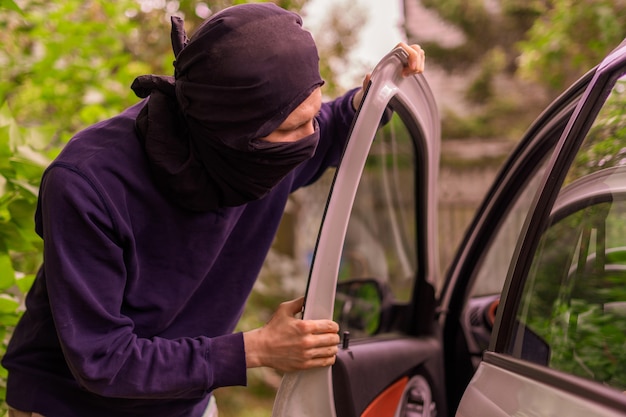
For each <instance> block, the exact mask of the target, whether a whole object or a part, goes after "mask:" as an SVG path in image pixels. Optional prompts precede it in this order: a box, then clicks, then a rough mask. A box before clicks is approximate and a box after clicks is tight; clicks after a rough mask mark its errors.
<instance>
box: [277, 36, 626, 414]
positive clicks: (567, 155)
mask: <svg viewBox="0 0 626 417" xmlns="http://www.w3.org/2000/svg"><path fill="white" fill-rule="evenodd" d="M403 59H405V57H403V55H402V52H401V51H394V52H392V53H390V54H389V55H388V56H386V57H385V58H384V59H383V60H382V61H381V62H380V63H379V65H378V66H377V67H376V69H375V71H374V72H373V74H372V80H371V83H370V86H369V87H368V90H367V92H366V96H365V100H364V103H363V104H362V106H361V108H360V109H359V112H358V114H357V118H356V120H355V123H354V125H353V130H352V134H351V137H350V140H349V142H348V145H347V148H346V150H345V153H344V156H343V158H342V161H341V164H340V166H339V168H338V170H337V172H336V175H335V179H334V183H333V186H332V189H331V193H330V196H329V200H328V204H327V208H326V211H325V214H324V219H323V222H322V226H321V229H320V234H319V237H318V243H317V247H316V252H315V255H314V258H313V263H312V266H311V273H310V278H309V285H308V288H307V294H306V307H305V310H304V318H305V319H307V318H310V319H318V318H333V319H335V320H336V321H338V322H339V323H340V328H341V334H342V337H343V341H342V346H341V348H340V351H339V354H338V355H337V362H336V364H335V365H334V366H333V367H330V368H321V369H316V370H312V371H304V372H297V373H293V374H287V375H285V376H284V378H283V382H282V385H281V387H280V389H279V392H278V394H277V398H276V401H275V405H274V411H273V415H274V416H275V417H278V416H296V415H297V416H316V417H319V416H328V417H335V416H339V417H356V416H361V417H373V416H376V417H385V416H389V417H409V416H432V417H434V416H438V417H442V416H443V417H446V416H453V415H457V416H463V417H473V416H481V417H489V416H513V415H515V416H519V415H532V416H556V415H558V416H561V415H567V416H626V394H624V391H625V390H626V76H625V74H626V42H623V43H622V44H621V45H620V46H619V47H617V48H616V49H615V50H614V51H613V52H612V53H611V54H609V55H608V56H607V57H606V59H605V60H604V61H603V62H602V63H600V64H599V65H598V66H597V67H595V68H593V69H592V70H590V71H589V72H588V73H587V74H586V75H585V76H583V77H582V78H581V79H580V80H579V81H578V82H577V83H575V84H574V85H573V86H572V87H570V88H569V89H568V90H567V91H565V92H564V93H563V94H562V95H561V96H560V97H558V98H557V99H556V100H555V101H554V102H553V103H552V104H551V105H550V106H549V107H548V108H547V109H546V110H545V111H544V112H543V113H542V114H541V115H540V116H539V117H538V118H537V120H536V121H535V122H534V123H533V125H532V126H531V127H530V129H529V130H528V131H527V133H526V134H525V135H524V137H523V138H522V139H521V140H520V141H519V144H518V145H517V147H516V148H515V150H514V151H513V152H512V153H511V155H510V157H509V158H508V160H507V161H506V162H505V164H504V165H503V167H502V169H501V171H500V173H499V174H498V176H497V178H496V179H495V181H494V183H493V185H492V187H491V188H490V189H489V191H488V193H487V195H486V197H485V200H484V202H483V204H482V205H481V206H480V207H479V208H478V210H477V212H476V214H475V217H474V220H473V221H472V222H471V224H470V226H469V228H468V229H467V233H466V235H465V237H464V238H463V240H462V242H461V243H460V245H459V246H458V248H457V250H456V256H455V257H454V259H453V260H452V261H451V263H450V264H449V265H443V267H442V266H441V265H440V264H439V253H438V252H439V248H440V245H439V243H438V239H439V240H442V241H444V242H443V243H444V244H445V239H446V237H445V236H438V233H437V225H438V213H437V195H438V192H439V190H438V187H439V183H438V168H439V153H440V131H439V116H438V114H437V110H436V108H437V107H436V103H435V100H434V97H433V95H432V93H431V91H430V89H429V87H428V84H427V82H426V80H425V79H424V77H422V76H415V77H408V78H405V77H402V76H401V75H400V68H401V66H402V61H403ZM388 108H391V109H393V111H394V115H393V117H392V118H391V120H390V121H389V120H387V119H388V117H387V116H388V115H387V112H386V109H388ZM386 115H387V116H386ZM385 122H387V123H386V124H385ZM383 124H384V126H382V125H383ZM442 271H443V272H442Z"/></svg>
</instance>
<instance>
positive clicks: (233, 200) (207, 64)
mask: <svg viewBox="0 0 626 417" xmlns="http://www.w3.org/2000/svg"><path fill="white" fill-rule="evenodd" d="M172 46H173V49H174V54H175V57H176V61H175V62H174V68H175V73H174V78H172V77H162V76H154V75H146V76H141V77H138V78H137V79H136V80H135V82H134V83H133V85H132V89H133V90H134V91H135V93H136V94H137V95H138V96H140V97H148V96H150V100H149V101H148V102H147V104H146V106H145V107H144V109H142V111H141V113H140V115H139V116H138V118H137V128H138V131H139V133H140V136H141V137H142V138H143V141H144V146H145V149H146V153H147V155H148V159H149V161H150V164H151V167H152V170H153V173H154V176H155V179H156V181H157V184H158V185H159V187H160V188H161V190H162V191H163V192H164V193H165V194H166V195H167V196H168V197H169V198H171V199H173V200H174V201H175V202H176V203H178V204H180V205H182V206H183V207H186V208H188V209H191V210H194V211H207V210H214V209H216V208H219V207H229V206H237V205H241V204H244V203H246V202H250V201H253V200H256V199H259V198H261V197H263V196H264V195H266V194H267V193H268V192H269V191H270V190H271V189H272V188H273V187H274V186H275V185H276V184H278V183H279V182H280V181H281V180H282V179H283V178H284V177H285V176H286V175H287V174H288V173H289V172H290V171H292V170H293V169H294V168H295V167H296V166H298V165H299V164H301V163H302V162H304V161H305V160H307V159H309V158H310V157H311V156H312V155H313V153H314V152H315V148H316V146H317V141H318V139H319V128H318V126H317V123H315V133H313V134H312V135H310V136H308V137H306V138H303V139H300V140H299V141H296V142H292V143H287V142H281V143H270V142H266V141H263V140H261V138H263V137H265V136H267V135H269V134H270V133H271V132H273V131H274V130H275V129H276V128H277V127H278V126H280V124H281V123H282V122H283V121H284V120H285V119H286V118H287V116H289V114H290V113H291V112H292V111H293V110H294V109H295V108H296V107H298V106H299V105H300V104H301V103H302V102H303V101H304V100H305V99H306V98H307V97H309V95H310V94H311V93H312V92H313V91H314V90H315V89H316V88H318V87H319V86H321V85H322V84H323V81H322V79H321V77H320V74H319V58H318V54H317V48H316V47H315V43H314V41H313V38H312V37H311V34H310V33H309V32H307V31H305V30H304V29H303V28H302V20H301V19H300V17H299V16H298V15H297V14H295V13H292V12H289V11H286V10H284V9H281V8H280V7H278V6H276V5H274V4H272V3H261V4H243V5H239V6H233V7H229V8H227V9H224V10H222V11H221V12H219V13H217V14H215V15H214V16H212V17H211V18H209V19H208V20H206V21H205V22H204V23H203V24H202V25H201V26H200V27H199V28H198V30H197V31H196V33H194V35H193V36H192V37H191V39H189V40H188V39H187V36H186V35H185V31H184V28H183V22H182V20H181V19H179V18H176V17H173V18H172Z"/></svg>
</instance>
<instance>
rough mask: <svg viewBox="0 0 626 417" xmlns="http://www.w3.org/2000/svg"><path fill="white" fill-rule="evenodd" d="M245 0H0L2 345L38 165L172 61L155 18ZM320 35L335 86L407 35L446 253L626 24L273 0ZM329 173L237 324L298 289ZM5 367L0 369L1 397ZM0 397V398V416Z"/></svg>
mask: <svg viewBox="0 0 626 417" xmlns="http://www.w3.org/2000/svg"><path fill="white" fill-rule="evenodd" d="M245 2H246V1H195V0H179V1H176V0H117V1H114V2H110V1H105V0H65V1H63V2H50V1H47V0H0V339H1V340H2V346H1V347H0V355H1V354H2V353H3V352H4V349H5V347H6V343H7V341H8V339H9V337H10V334H11V329H12V326H13V325H14V324H15V323H16V321H17V319H18V317H19V315H20V314H21V312H22V309H23V297H24V294H25V293H26V291H27V290H28V288H29V287H30V285H31V283H32V280H33V278H34V274H35V272H36V270H37V268H38V267H39V265H40V263H41V241H40V239H39V238H38V236H36V235H35V233H34V225H33V221H32V217H33V213H34V208H35V204H36V196H37V187H38V185H39V179H40V176H41V173H42V171H43V169H44V168H45V167H46V166H47V164H48V163H49V162H50V161H51V159H53V158H54V157H55V155H56V154H58V152H59V151H60V150H61V149H62V147H63V145H64V144H65V143H67V141H68V140H69V139H70V138H71V136H72V135H73V134H74V133H76V132H77V131H78V130H80V129H82V128H84V127H86V126H88V125H90V124H92V123H95V122H97V121H99V120H102V119H104V118H107V117H110V116H113V115H115V114H116V113H118V112H119V111H120V110H122V109H124V108H125V107H127V106H129V105H131V104H134V103H135V102H137V100H138V98H137V97H135V96H134V94H133V93H132V91H131V90H130V88H129V86H130V84H131V83H132V81H133V79H134V78H135V77H136V76H138V75H143V74H150V73H153V74H168V75H171V74H172V72H173V71H172V69H173V68H172V61H173V56H172V52H171V46H170V37H169V33H170V24H169V18H170V16H172V15H178V16H181V17H183V18H184V19H185V25H186V28H187V31H188V33H193V30H194V28H195V27H196V26H197V25H198V24H199V23H200V22H201V21H202V20H203V19H205V18H207V17H210V16H211V15H212V14H213V13H215V12H217V11H219V10H221V9H222V8H224V7H228V6H230V5H233V4H238V3H245ZM275 3H277V4H278V5H280V6H281V7H284V8H286V9H290V10H293V11H296V12H298V13H300V14H301V15H302V16H303V18H304V22H305V27H306V28H307V29H309V30H310V31H311V32H312V33H313V36H314V37H315V40H316V42H317V44H318V48H319V51H320V57H321V71H322V75H323V77H324V78H325V80H326V84H325V86H324V94H325V96H326V97H327V98H329V99H330V98H334V97H337V96H338V95H340V94H342V93H343V92H345V91H347V90H348V89H349V88H352V87H354V86H358V85H360V84H361V81H362V79H363V76H364V75H365V74H366V73H368V72H370V71H371V70H372V69H373V67H374V66H375V64H376V62H378V60H380V58H382V56H384V55H385V54H386V53H387V52H388V51H389V50H391V49H392V48H393V47H394V46H395V45H396V44H397V43H398V42H400V41H406V42H407V43H418V44H420V45H421V46H422V47H423V48H424V49H425V50H426V55H427V61H426V62H427V66H426V73H425V77H426V78H427V80H428V82H429V83H430V85H431V88H432V89H433V92H434V94H435V97H436V98H437V101H438V105H439V110H440V113H441V116H442V128H443V149H442V150H443V154H442V161H441V174H440V175H441V178H440V180H441V195H440V201H439V207H440V233H441V234H442V235H443V236H445V239H440V241H441V242H444V243H443V244H442V245H443V246H442V247H441V258H442V259H441V262H442V265H443V266H444V267H445V265H447V263H448V262H449V259H450V257H451V256H452V254H453V251H454V248H455V246H456V243H457V242H458V241H459V240H460V239H461V237H462V235H463V233H464V230H465V228H466V226H467V223H468V222H469V220H470V219H471V216H472V214H473V211H474V210H475V208H476V206H477V205H478V204H479V203H480V201H481V199H482V197H483V195H484V193H485V192H486V190H487V187H488V185H489V184H490V183H491V180H492V179H493V177H494V176H495V174H496V173H497V170H498V168H499V167H500V165H501V164H502V163H503V161H504V160H505V158H506V156H507V155H508V153H509V152H510V151H511V150H512V148H513V147H514V146H515V144H516V142H517V141H518V140H519V138H520V137H521V135H522V134H523V132H524V131H525V129H526V128H527V127H528V126H529V124H530V123H531V122H532V121H533V120H534V119H535V118H536V117H537V116H538V115H539V113H540V112H541V110H542V109H543V108H544V107H545V106H546V105H547V104H548V103H549V102H550V101H552V100H553V99H554V98H556V97H557V96H558V94H559V93H560V92H561V91H563V90H564V89H565V88H566V87H567V86H568V85H569V84H570V83H571V82H573V81H574V80H575V79H577V78H578V77H580V76H581V75H582V74H584V73H585V72H586V71H587V70H589V69H590V68H591V67H593V66H594V65H596V64H597V63H598V62H599V61H600V59H601V58H602V57H603V56H604V55H605V54H606V53H608V52H609V51H610V50H611V49H612V48H614V47H616V46H617V45H618V44H619V43H620V42H621V40H622V39H623V38H624V36H625V35H626V31H625V30H624V28H626V1H625V0H404V1H402V0H394V1H381V0H284V1H275ZM330 178H331V176H330V175H329V176H328V177H325V178H324V179H322V180H321V181H319V182H318V183H316V184H315V185H313V186H311V187H307V188H306V189H302V190H300V191H298V192H297V193H295V194H294V195H293V196H292V198H291V200H290V203H289V205H288V207H287V210H286V212H285V215H284V221H283V224H282V225H281V229H280V231H279V234H278V236H277V239H276V242H275V244H274V247H273V249H272V251H271V252H270V254H269V256H268V259H267V262H266V265H265V267H264V269H263V271H262V273H261V276H260V278H259V281H258V284H257V286H256V287H255V290H254V292H253V294H252V296H251V298H250V302H249V305H248V308H247V310H246V313H245V314H244V317H243V318H242V320H241V323H240V326H239V327H240V329H241V330H247V329H251V328H254V327H258V326H261V325H263V323H265V322H266V321H267V320H268V319H269V317H270V315H271V313H272V312H273V311H274V310H275V308H276V307H277V305H278V303H280V302H282V301H284V300H287V299H291V298H294V297H297V296H299V295H301V294H303V292H304V288H305V286H306V280H307V275H308V265H309V260H310V257H311V253H312V250H313V246H314V244H315V239H316V234H317V230H318V228H319V224H320V218H321V214H322V210H323V207H324V204H325V199H326V196H327V193H328V187H329V183H330ZM5 377H6V372H5V371H4V370H3V369H0V396H1V398H4V393H3V391H4V379H5ZM279 383H280V375H278V374H277V373H275V372H274V371H271V370H268V369H257V370H254V371H252V372H250V373H249V386H248V387H246V388H243V387H233V388H225V389H219V390H218V391H217V393H216V396H217V400H218V405H219V408H220V416H222V417H231V416H253V417H265V416H270V415H271V407H272V402H273V397H274V393H275V390H276V388H277V386H278V384H279ZM4 411H5V405H4V403H3V402H0V415H2V414H4Z"/></svg>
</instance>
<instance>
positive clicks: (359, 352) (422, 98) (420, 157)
mask: <svg viewBox="0 0 626 417" xmlns="http://www.w3.org/2000/svg"><path fill="white" fill-rule="evenodd" d="M406 60H407V55H406V52H404V51H403V50H402V49H396V50H394V51H392V52H391V53H389V54H388V55H386V56H385V57H384V58H383V59H382V60H381V61H380V63H379V64H378V65H377V66H376V68H375V69H374V71H373V72H372V76H371V80H370V82H369V85H368V87H367V89H366V91H365V95H364V99H363V102H362V105H361V106H360V108H359V109H358V111H357V116H356V117H355V121H354V123H353V126H352V129H351V133H350V138H349V140H348V142H347V145H346V149H345V151H344V154H343V157H342V160H341V163H340V165H339V167H338V169H337V171H336V174H335V178H334V180H333V184H332V187H331V191H330V196H329V199H328V203H327V206H326V210H325V212H324V216H323V220H322V226H321V228H320V233H319V236H318V241H317V244H316V249H315V254H314V257H313V261H312V266H311V270H310V276H309V283H308V286H307V291H306V301H305V308H304V312H303V318H304V319H332V317H333V307H334V300H335V295H336V294H335V292H336V285H337V277H338V272H339V264H340V260H341V252H342V246H343V241H344V239H345V236H346V229H347V223H348V219H349V216H350V212H351V208H352V205H353V202H354V198H355V195H356V189H357V187H358V184H359V179H360V176H361V173H362V172H363V168H364V165H365V161H366V159H367V155H368V153H369V149H370V147H371V144H372V141H373V139H374V136H375V134H376V131H377V129H378V128H379V125H380V120H381V119H382V117H383V114H384V112H385V111H386V109H387V107H388V105H389V104H390V103H391V105H392V106H393V108H394V110H395V111H397V112H398V113H399V114H401V117H403V120H404V119H406V120H409V121H410V122H409V124H410V129H413V130H414V131H415V135H416V136H418V140H417V143H415V150H416V155H417V162H418V164H419V170H420V174H421V175H418V176H416V178H420V184H421V186H420V187H416V188H418V193H419V199H418V200H417V201H418V204H417V205H418V207H417V209H416V211H417V213H416V216H417V219H416V220H417V222H418V226H417V227H418V234H419V236H420V237H419V238H418V241H419V243H418V247H419V249H418V252H419V253H418V254H417V256H418V259H419V261H418V273H417V275H418V276H417V277H416V285H415V286H414V290H413V302H412V303H409V304H408V310H407V311H408V316H409V317H411V318H413V317H416V316H419V315H426V316H427V317H430V318H431V320H429V323H432V317H433V316H434V290H433V284H432V283H433V282H436V281H437V279H438V276H439V275H438V274H439V271H438V267H439V263H438V251H437V249H436V248H437V226H436V225H437V221H436V219H437V212H436V210H437V191H436V190H437V179H438V170H439V153H440V120H439V115H438V109H437V106H436V103H435V100H434V96H433V94H432V91H431V90H430V88H429V86H428V83H427V82H426V80H425V78H424V77H423V76H422V75H416V76H410V77H405V76H403V75H402V67H403V65H404V64H405V63H406ZM414 139H415V138H414ZM412 323H414V322H413V320H411V322H407V325H406V328H407V329H410V328H412V330H413V331H412V333H415V332H416V329H417V333H419V331H420V326H411V324H412ZM425 327H428V330H429V331H432V326H425ZM407 333H408V332H407ZM409 336H410V335H409V334H406V335H400V336H398V337H387V338H383V339H376V338H375V340H371V341H361V342H359V343H352V344H351V345H350V346H346V345H345V344H344V346H343V349H341V350H340V352H339V354H338V355H337V363H336V364H335V366H333V367H332V368H331V367H327V368H318V369H312V370H307V371H301V372H294V373H287V374H285V375H284V376H283V380H282V383H281V386H280V388H279V390H278V393H277V396H276V399H275V402H274V408H273V412H272V415H273V416H274V417H279V416H280V417H282V416H294V415H298V416H322V415H323V416H328V417H335V416H337V415H339V416H341V417H351V416H355V415H361V412H362V411H363V410H364V408H365V407H367V406H368V405H369V404H370V403H372V402H374V401H375V399H376V398H377V397H378V396H379V395H384V393H385V392H388V391H386V389H388V388H389V387H390V386H391V385H393V383H398V382H400V383H402V386H401V388H402V389H397V388H396V390H397V391H398V392H399V394H400V395H399V396H398V395H396V396H395V397H394V398H397V400H398V401H400V397H401V395H402V394H403V392H404V388H405V387H406V386H407V385H408V376H409V375H410V374H411V372H413V371H414V370H415V368H416V367H418V366H419V365H420V364H424V363H425V362H428V363H429V364H433V365H430V366H434V367H435V368H438V369H436V370H433V372H434V373H439V372H438V371H441V370H442V364H441V357H440V352H441V349H440V345H439V339H437V338H435V337H432V335H431V336H430V337H429V336H428V335H424V336H423V337H409ZM417 336H421V335H417ZM418 352H423V353H422V354H421V355H420V354H419V353H418ZM374 356H375V357H376V359H375V360H370V358H373V357H374ZM407 358H411V359H410V360H408V361H407V360H406V359H407ZM381 369H384V370H386V371H388V372H391V374H392V375H394V380H393V381H380V380H376V378H375V377H374V376H373V375H376V372H377V371H379V370H381ZM372 372H373V373H374V374H373V375H372ZM367 381H369V382H370V384H366V385H367V386H365V385H364V382H367ZM388 382H389V383H388ZM442 383H443V382H442ZM334 384H337V385H341V386H342V388H341V389H340V390H337V391H340V392H336V391H335V390H334ZM441 391H443V388H441ZM394 392H395V391H394ZM364 393H365V394H364ZM443 402H445V401H442V403H443ZM346 405H347V406H346ZM394 411H395V410H391V412H392V413H393V412H394ZM390 415H393V414H390Z"/></svg>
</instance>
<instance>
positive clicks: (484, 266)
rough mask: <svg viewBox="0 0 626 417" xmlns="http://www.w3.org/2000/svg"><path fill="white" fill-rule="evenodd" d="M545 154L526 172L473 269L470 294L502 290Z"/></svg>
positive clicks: (483, 293)
mask: <svg viewBox="0 0 626 417" xmlns="http://www.w3.org/2000/svg"><path fill="white" fill-rule="evenodd" d="M548 155H549V153H547V154H546V156H544V158H543V160H542V161H541V164H539V165H538V167H537V169H536V170H535V171H534V172H532V173H529V176H528V181H527V182H526V184H525V186H524V187H523V188H522V190H521V192H520V194H519V195H518V196H517V198H516V199H515V202H514V203H513V205H512V206H511V208H510V209H509V210H508V211H507V213H506V215H505V217H504V219H502V222H501V223H500V225H499V226H498V227H497V231H496V235H495V238H494V239H493V240H492V242H491V244H490V245H489V247H488V249H487V250H486V251H485V253H484V256H483V258H482V260H481V262H480V264H479V266H478V268H477V270H476V271H477V272H476V278H475V284H474V286H473V287H472V292H471V294H472V296H481V295H492V294H499V293H500V292H501V291H502V287H503V285H504V281H505V279H506V274H507V272H508V270H509V265H510V263H511V257H512V256H513V251H514V250H515V245H516V244H517V239H518V238H519V234H520V230H521V229H522V226H523V224H524V220H525V219H526V215H527V214H528V209H529V207H530V204H531V203H532V200H533V198H534V196H535V193H536V192H537V188H538V187H539V183H540V180H541V178H542V176H543V173H544V172H545V166H546V162H547V160H548V159H549V158H547V156H548Z"/></svg>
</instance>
